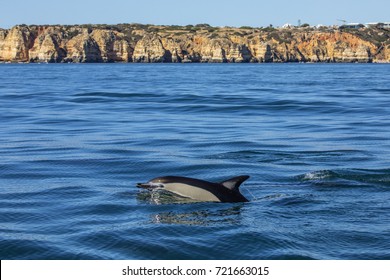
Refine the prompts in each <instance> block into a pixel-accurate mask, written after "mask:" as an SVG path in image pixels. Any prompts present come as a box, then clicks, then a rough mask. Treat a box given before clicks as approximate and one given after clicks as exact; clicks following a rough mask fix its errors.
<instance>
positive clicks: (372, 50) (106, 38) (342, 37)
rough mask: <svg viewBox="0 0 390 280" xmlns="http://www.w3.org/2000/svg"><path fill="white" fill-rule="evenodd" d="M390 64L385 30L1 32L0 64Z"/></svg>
mask: <svg viewBox="0 0 390 280" xmlns="http://www.w3.org/2000/svg"><path fill="white" fill-rule="evenodd" d="M112 62H121V63H286V62H287V63H290V62H301V63H390V29H389V28H387V27H384V26H382V25H373V26H369V27H364V26H361V25H356V26H344V27H343V26H342V27H326V26H318V27H311V26H308V25H302V26H300V27H296V26H285V27H282V28H274V27H263V28H253V27H249V26H243V27H239V28H237V27H212V26H210V25H208V24H198V25H187V26H159V25H143V24H117V25H104V24H102V25H99V24H91V25H17V26H14V27H12V28H11V29H0V63H112Z"/></svg>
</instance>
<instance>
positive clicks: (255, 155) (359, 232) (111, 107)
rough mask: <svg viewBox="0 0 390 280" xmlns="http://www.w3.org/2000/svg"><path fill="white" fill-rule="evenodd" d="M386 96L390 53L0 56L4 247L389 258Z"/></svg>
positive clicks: (389, 101)
mask: <svg viewBox="0 0 390 280" xmlns="http://www.w3.org/2000/svg"><path fill="white" fill-rule="evenodd" d="M389 105H390V65H374V64H364V65H363V64H337V65H336V64H242V65H238V64H234V65H231V64H223V65H220V64H212V65H208V64H184V65H179V64H146V65H145V64H142V65H141V64H78V65H76V64H61V65H54V64H53V65H47V64H31V65H25V64H22V65H19V64H11V65H4V64H3V65H0V120H1V121H0V259H390V158H389V157H390V106H389ZM164 175H177V176H187V177H195V178H199V179H204V180H209V181H216V182H218V181H222V180H224V179H227V178H229V177H233V176H237V175H250V176H251V177H250V179H249V180H248V181H246V182H245V183H244V184H243V186H242V188H241V191H242V193H243V194H244V195H245V196H246V197H247V198H248V199H249V200H250V202H248V203H232V204H231V203H204V202H197V203H195V202H193V201H189V200H188V199H183V198H180V197H177V196H173V195H170V194H167V193H161V192H160V193H150V192H148V191H145V190H141V189H138V188H136V183H138V182H146V181H148V180H150V179H152V178H154V177H158V176H164Z"/></svg>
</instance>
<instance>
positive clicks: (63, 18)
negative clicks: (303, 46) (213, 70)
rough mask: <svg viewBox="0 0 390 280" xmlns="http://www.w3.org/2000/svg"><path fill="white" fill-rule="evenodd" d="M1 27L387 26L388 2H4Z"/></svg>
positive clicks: (276, 0) (96, 0) (68, 0)
mask: <svg viewBox="0 0 390 280" xmlns="http://www.w3.org/2000/svg"><path fill="white" fill-rule="evenodd" d="M1 2H3V3H0V7H1V16H0V27H2V28H9V27H11V26H14V25H16V24H23V23H24V24H81V23H105V24H115V23H134V22H136V23H145V24H148V23H150V24H161V25H173V24H175V25H187V24H197V23H208V24H210V25H214V26H225V25H227V26H243V25H249V26H268V25H269V24H273V25H274V26H280V25H283V24H285V23H291V24H297V22H298V20H299V19H300V20H301V22H302V23H309V24H311V25H317V24H324V25H333V24H337V23H340V22H338V21H337V19H344V20H346V21H348V22H360V23H366V22H389V21H390V1H389V0H379V1H375V0H373V1H368V0H366V1H361V0H355V1H353V0H347V1H342V0H323V1H314V0H311V1H309V0H295V1H291V0H269V1H255V0H244V1H243V0H224V1H222V0H192V1H187V0H180V1H179V0H165V1H161V0H160V1H158V0H104V1H103V0H95V1H92V0H66V1H53V0H17V1H10V0H8V1H7V0H2V1H1Z"/></svg>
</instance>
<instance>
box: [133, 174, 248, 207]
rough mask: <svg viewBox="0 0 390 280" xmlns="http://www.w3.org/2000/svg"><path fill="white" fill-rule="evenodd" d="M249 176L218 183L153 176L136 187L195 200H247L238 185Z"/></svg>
mask: <svg viewBox="0 0 390 280" xmlns="http://www.w3.org/2000/svg"><path fill="white" fill-rule="evenodd" d="M248 178H249V176H246V175H244V176H238V177H234V178H231V179H228V180H226V181H223V182H220V183H212V182H207V181H203V180H198V179H193V178H187V177H177V176H166V177H158V178H155V179H153V180H151V181H149V182H148V183H139V184H137V187H138V188H143V189H148V190H165V191H169V192H172V193H175V194H178V195H180V196H183V197H188V198H191V199H194V200H197V201H210V202H248V201H249V200H248V199H246V198H245V197H244V196H243V195H242V194H241V193H240V190H239V187H240V185H241V184H242V183H243V182H244V181H245V180H247V179H248Z"/></svg>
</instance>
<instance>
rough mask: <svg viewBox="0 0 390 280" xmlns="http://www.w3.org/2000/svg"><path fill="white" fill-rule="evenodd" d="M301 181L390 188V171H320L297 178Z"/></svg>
mask: <svg viewBox="0 0 390 280" xmlns="http://www.w3.org/2000/svg"><path fill="white" fill-rule="evenodd" d="M297 178H298V180H300V181H312V182H315V183H325V182H330V181H332V182H333V183H334V184H338V185H340V186H359V187H361V186H390V169H380V170H367V169H346V170H337V172H336V171H333V170H319V171H312V172H308V173H305V174H303V175H299V176H297Z"/></svg>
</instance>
